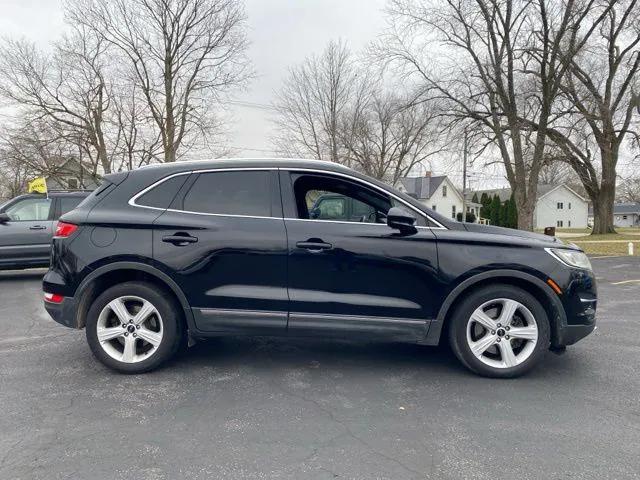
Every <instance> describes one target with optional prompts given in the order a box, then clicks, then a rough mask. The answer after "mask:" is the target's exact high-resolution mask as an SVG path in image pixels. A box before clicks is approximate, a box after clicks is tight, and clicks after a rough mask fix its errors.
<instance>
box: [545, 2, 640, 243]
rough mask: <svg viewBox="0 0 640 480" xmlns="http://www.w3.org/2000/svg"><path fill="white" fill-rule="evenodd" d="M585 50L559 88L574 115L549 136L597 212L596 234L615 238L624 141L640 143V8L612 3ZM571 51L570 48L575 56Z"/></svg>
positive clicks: (569, 63) (569, 60)
mask: <svg viewBox="0 0 640 480" xmlns="http://www.w3.org/2000/svg"><path fill="white" fill-rule="evenodd" d="M607 5H608V7H609V8H608V9H604V8H601V9H599V10H598V9H596V10H595V11H594V12H593V13H592V14H591V17H593V16H597V15H600V11H602V10H605V12H606V14H605V16H604V19H603V21H602V24H601V25H600V27H599V28H598V29H597V30H596V32H595V34H594V35H593V36H592V37H591V39H590V41H589V42H588V44H587V47H586V48H585V49H584V51H583V52H581V53H580V54H578V55H568V56H567V57H566V58H565V61H566V64H567V66H568V69H569V71H568V75H566V76H565V78H564V79H563V82H562V84H561V89H562V93H563V97H564V100H565V101H566V105H565V108H566V110H567V111H570V112H571V113H572V114H571V115H567V116H565V117H563V118H560V120H559V121H558V122H556V123H557V125H556V126H555V128H554V129H553V130H552V132H551V133H550V136H551V137H552V139H553V140H554V141H555V142H556V144H557V145H558V146H559V147H560V148H562V150H563V152H564V153H565V155H566V158H567V161H568V162H569V163H570V164H571V166H572V167H573V169H574V170H575V171H576V173H577V174H578V175H579V177H580V180H581V181H582V183H583V185H584V188H585V190H586V191H587V194H588V196H589V198H590V200H591V202H592V204H593V206H594V228H593V233H594V234H600V233H612V232H615V230H614V227H613V203H614V201H615V197H616V178H617V165H618V159H619V156H620V150H621V148H624V142H625V139H627V138H630V139H631V140H633V141H635V142H637V141H638V140H639V139H640V133H639V127H640V123H639V122H638V119H639V118H640V75H639V71H640V2H639V1H638V0H619V1H617V0H608V1H607ZM571 49H572V47H571V46H570V47H569V50H571Z"/></svg>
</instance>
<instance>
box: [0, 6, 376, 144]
mask: <svg viewBox="0 0 640 480" xmlns="http://www.w3.org/2000/svg"><path fill="white" fill-rule="evenodd" d="M384 3H385V0H346V1H345V0H246V1H245V5H246V11H247V16H248V27H249V32H248V36H249V39H250V41H251V47H250V50H249V56H250V58H251V60H252V62H253V65H254V69H255V71H256V74H257V77H256V78H255V80H253V82H252V83H251V85H250V86H249V88H248V90H247V91H246V92H239V93H238V94H237V95H235V97H236V98H237V99H238V100H240V101H242V102H250V103H256V104H261V105H269V104H270V103H271V101H272V99H273V93H274V91H275V90H277V89H278V88H279V86H280V85H281V82H282V80H283V79H284V77H285V76H286V73H287V68H288V67H289V66H290V65H293V64H296V63H299V62H301V61H302V60H303V59H304V58H305V57H306V56H307V55H309V54H311V53H319V52H321V51H322V50H323V49H324V47H325V45H326V44H327V42H329V40H331V39H338V38H342V39H344V40H346V41H347V42H348V43H349V44H350V45H351V47H352V48H353V49H354V50H358V49H360V48H362V47H364V46H365V45H366V44H367V43H368V42H370V41H371V40H373V39H374V38H375V37H376V35H377V34H378V33H379V32H380V31H381V30H382V28H383V26H384V16H383V13H382V8H383V6H384ZM0 11H1V12H2V14H1V15H0V35H2V36H11V37H19V36H24V37H27V38H29V39H31V40H34V41H36V42H38V43H41V44H43V45H45V44H46V43H48V42H49V41H51V40H54V39H55V38H56V37H57V36H58V35H59V34H60V33H61V32H62V31H63V29H64V27H65V26H64V19H63V15H62V8H61V2H60V1H59V0H0ZM231 109H232V114H233V117H234V118H235V124H234V127H233V128H232V129H230V133H231V138H230V140H229V143H230V145H231V146H233V147H236V148H237V151H238V154H239V155H241V156H259V155H268V154H270V153H273V152H271V145H270V143H269V136H270V131H271V123H270V121H269V115H270V113H269V110H267V109H264V108H259V107H258V106H253V107H249V106H238V105H234V106H232V107H231Z"/></svg>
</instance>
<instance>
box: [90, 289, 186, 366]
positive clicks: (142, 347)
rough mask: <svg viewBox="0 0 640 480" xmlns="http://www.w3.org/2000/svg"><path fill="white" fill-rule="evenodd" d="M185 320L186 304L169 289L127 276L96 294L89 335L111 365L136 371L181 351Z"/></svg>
mask: <svg viewBox="0 0 640 480" xmlns="http://www.w3.org/2000/svg"><path fill="white" fill-rule="evenodd" d="M123 306H124V310H123V309H122V307H123ZM116 312H118V313H116ZM138 314H140V315H138ZM123 318H124V319H125V321H124V322H123V320H122V319H123ZM183 325H184V324H183V321H182V307H181V306H180V305H178V304H177V302H175V301H174V300H173V299H172V297H171V296H170V295H167V293H166V292H165V291H164V290H162V289H160V288H158V287H156V286H155V285H153V284H150V283H145V282H126V283H122V284H119V285H115V286H113V287H111V288H109V289H107V290H106V291H105V292H104V293H102V294H101V295H100V296H98V298H96V299H95V301H94V302H93V304H92V305H91V308H89V312H88V313H87V319H86V335H87V342H88V343H89V347H90V348H91V351H92V353H93V355H94V356H95V357H96V358H97V359H98V360H100V362H102V363H103V364H104V365H105V366H107V367H109V368H110V369H112V370H116V371H118V372H121V373H128V374H135V373H144V372H149V371H151V370H154V369H156V368H158V367H159V366H160V365H162V364H163V363H165V362H166V361H168V360H169V359H171V358H172V357H174V356H175V354H176V352H177V351H178V349H179V348H180V346H181V345H182V344H183V343H184V339H185V337H186V335H185V332H184V326H183ZM99 332H100V338H99Z"/></svg>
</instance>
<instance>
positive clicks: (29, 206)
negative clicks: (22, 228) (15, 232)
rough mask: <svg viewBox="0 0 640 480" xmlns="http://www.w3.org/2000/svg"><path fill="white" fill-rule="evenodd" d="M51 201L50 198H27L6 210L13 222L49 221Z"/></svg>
mask: <svg viewBox="0 0 640 480" xmlns="http://www.w3.org/2000/svg"><path fill="white" fill-rule="evenodd" d="M50 210H51V200H50V199H48V198H44V197H43V198H26V199H24V200H20V201H19V202H17V203H14V204H13V205H11V206H10V207H9V208H7V209H6V210H5V213H6V214H7V215H9V217H10V218H11V220H13V221H23V222H24V221H41V220H48V218H49V211H50Z"/></svg>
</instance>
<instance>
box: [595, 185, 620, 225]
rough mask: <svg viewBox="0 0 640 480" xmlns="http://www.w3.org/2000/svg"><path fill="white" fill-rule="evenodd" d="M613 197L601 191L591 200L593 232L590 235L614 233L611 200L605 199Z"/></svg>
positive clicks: (612, 194) (611, 194)
mask: <svg viewBox="0 0 640 480" xmlns="http://www.w3.org/2000/svg"><path fill="white" fill-rule="evenodd" d="M614 195H615V190H614V191H613V193H609V192H607V193H605V192H604V191H603V190H602V189H600V191H599V192H598V195H597V196H596V198H593V199H592V201H593V215H594V221H593V230H592V231H591V234H592V235H599V234H604V233H615V229H614V228H613V200H607V198H609V197H611V198H613V196H614Z"/></svg>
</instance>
